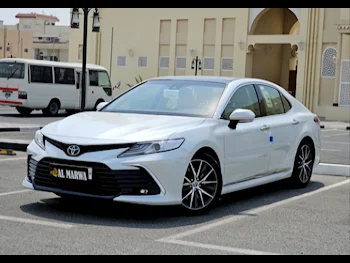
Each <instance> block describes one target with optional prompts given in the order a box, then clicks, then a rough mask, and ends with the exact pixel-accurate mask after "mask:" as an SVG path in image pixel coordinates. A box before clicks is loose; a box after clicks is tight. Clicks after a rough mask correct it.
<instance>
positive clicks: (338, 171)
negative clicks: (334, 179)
mask: <svg viewBox="0 0 350 263" xmlns="http://www.w3.org/2000/svg"><path fill="white" fill-rule="evenodd" d="M29 143H30V142H26V141H22V142H19V141H16V140H14V141H13V142H12V141H8V142H0V149H8V150H13V151H19V152H26V151H27V147H28V145H29ZM313 172H314V173H315V174H321V175H333V176H346V177H350V165H344V164H332V163H320V164H319V165H318V166H317V167H315V169H314V171H313Z"/></svg>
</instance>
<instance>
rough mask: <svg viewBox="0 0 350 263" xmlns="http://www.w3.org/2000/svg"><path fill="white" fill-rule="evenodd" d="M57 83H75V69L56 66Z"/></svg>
mask: <svg viewBox="0 0 350 263" xmlns="http://www.w3.org/2000/svg"><path fill="white" fill-rule="evenodd" d="M55 83H56V84H67V85H74V84H75V78H74V69H72V68H55Z"/></svg>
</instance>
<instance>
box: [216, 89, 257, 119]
mask: <svg viewBox="0 0 350 263" xmlns="http://www.w3.org/2000/svg"><path fill="white" fill-rule="evenodd" d="M236 109H247V110H251V111H252V112H254V113H255V116H256V117H261V111H260V105H259V99H258V96H257V94H256V91H255V88H254V86H253V85H247V86H244V87H241V88H239V89H238V90H237V91H236V92H235V93H234V94H233V96H232V98H231V99H230V101H229V103H228V104H227V106H226V109H225V111H224V114H223V117H224V118H225V119H226V120H228V119H229V118H230V115H231V113H232V112H233V111H234V110H236Z"/></svg>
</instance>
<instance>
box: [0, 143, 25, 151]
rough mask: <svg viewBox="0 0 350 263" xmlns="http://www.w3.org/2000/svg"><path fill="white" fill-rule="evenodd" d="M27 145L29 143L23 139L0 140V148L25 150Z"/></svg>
mask: <svg viewBox="0 0 350 263" xmlns="http://www.w3.org/2000/svg"><path fill="white" fill-rule="evenodd" d="M28 145H29V143H28V142H26V141H23V142H18V141H17V142H16V141H14V142H12V141H7V142H6V141H3V142H0V149H3V150H12V151H19V152H26V151H27V147H28Z"/></svg>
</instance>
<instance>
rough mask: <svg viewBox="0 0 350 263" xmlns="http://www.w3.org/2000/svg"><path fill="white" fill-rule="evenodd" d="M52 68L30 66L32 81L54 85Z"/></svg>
mask: <svg viewBox="0 0 350 263" xmlns="http://www.w3.org/2000/svg"><path fill="white" fill-rule="evenodd" d="M52 79H53V78H52V67H45V66H36V65H30V80H31V82H35V83H52Z"/></svg>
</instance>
